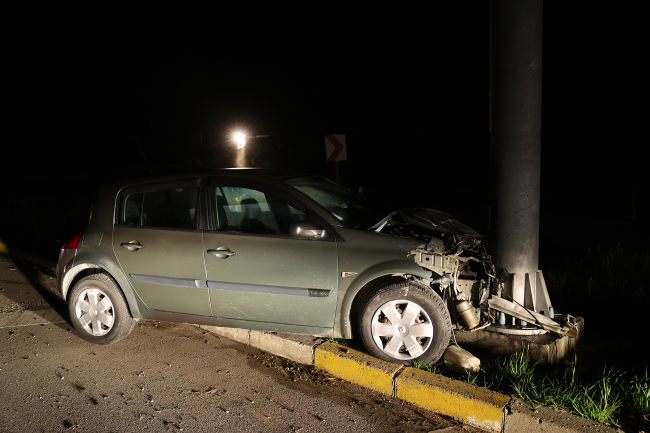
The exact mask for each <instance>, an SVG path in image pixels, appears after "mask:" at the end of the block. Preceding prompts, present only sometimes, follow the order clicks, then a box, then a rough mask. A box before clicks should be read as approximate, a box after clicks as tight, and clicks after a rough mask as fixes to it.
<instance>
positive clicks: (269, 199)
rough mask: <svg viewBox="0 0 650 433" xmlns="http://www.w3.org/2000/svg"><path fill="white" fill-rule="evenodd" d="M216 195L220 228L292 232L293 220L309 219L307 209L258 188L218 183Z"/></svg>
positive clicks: (251, 231) (277, 233)
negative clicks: (300, 208)
mask: <svg viewBox="0 0 650 433" xmlns="http://www.w3.org/2000/svg"><path fill="white" fill-rule="evenodd" d="M214 197H215V210H216V212H215V215H214V216H213V223H214V224H213V225H214V227H215V228H216V229H217V230H222V231H235V232H242V233H255V234H270V235H282V236H288V235H289V224H291V223H292V222H293V221H302V220H306V219H307V215H306V214H305V213H304V212H303V211H300V210H298V209H295V208H294V207H292V206H291V205H289V204H287V203H284V202H283V201H281V200H278V199H277V198H275V197H273V196H271V195H268V194H265V193H263V192H262V191H258V190H255V189H250V188H242V187H235V186H226V185H224V186H216V187H215V188H214Z"/></svg>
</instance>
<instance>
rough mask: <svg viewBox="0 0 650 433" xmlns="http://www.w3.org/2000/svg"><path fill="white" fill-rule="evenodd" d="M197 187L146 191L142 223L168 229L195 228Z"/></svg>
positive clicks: (145, 225) (146, 225)
mask: <svg viewBox="0 0 650 433" xmlns="http://www.w3.org/2000/svg"><path fill="white" fill-rule="evenodd" d="M198 196H199V188H198V187H188V188H176V189H167V190H164V191H153V192H146V193H145V194H144V200H143V205H142V225H143V226H144V227H161V228H170V229H188V230H192V229H196V215H197V213H196V203H197V199H198Z"/></svg>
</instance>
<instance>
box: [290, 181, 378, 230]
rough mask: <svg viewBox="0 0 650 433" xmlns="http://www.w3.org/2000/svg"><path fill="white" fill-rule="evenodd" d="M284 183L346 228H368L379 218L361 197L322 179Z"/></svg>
mask: <svg viewBox="0 0 650 433" xmlns="http://www.w3.org/2000/svg"><path fill="white" fill-rule="evenodd" d="M284 182H285V183H288V184H289V185H291V186H292V187H294V188H296V189H297V190H298V191H300V192H302V193H303V194H305V195H307V196H308V197H309V198H311V199H312V200H314V201H315V202H316V203H318V204H319V205H321V206H322V207H324V208H325V209H326V210H327V211H328V212H330V213H331V214H332V215H334V216H335V217H336V218H337V219H338V220H339V221H341V223H342V224H343V225H344V226H346V227H355V228H357V227H365V226H370V225H372V224H374V223H376V222H377V221H378V220H379V219H380V218H381V216H379V217H378V215H377V212H376V211H375V210H374V209H373V208H372V207H371V206H370V205H369V204H368V203H366V201H365V200H364V199H363V197H362V196H360V195H358V194H355V193H353V192H352V191H350V190H349V189H347V188H344V187H342V186H341V185H338V184H336V183H334V182H332V181H330V180H328V179H325V178H323V177H319V176H299V177H292V178H289V179H284Z"/></svg>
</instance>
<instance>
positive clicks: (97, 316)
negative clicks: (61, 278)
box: [75, 288, 115, 336]
mask: <svg viewBox="0 0 650 433" xmlns="http://www.w3.org/2000/svg"><path fill="white" fill-rule="evenodd" d="M75 316H76V317H77V321H78V322H79V323H80V324H81V326H82V327H83V329H84V330H85V331H86V332H87V333H89V334H91V335H94V336H101V335H105V334H106V333H108V332H109V331H110V330H111V328H112V327H113V323H114V321H115V316H114V315H113V303H112V302H111V300H110V299H109V298H108V296H106V294H105V293H104V292H102V291H101V290H99V289H97V288H89V289H86V290H84V291H83V292H81V294H80V295H79V298H77V302H76V303H75Z"/></svg>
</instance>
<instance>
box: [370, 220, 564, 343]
mask: <svg viewBox="0 0 650 433" xmlns="http://www.w3.org/2000/svg"><path fill="white" fill-rule="evenodd" d="M371 230H374V231H376V232H381V233H389V234H393V235H397V236H404V237H410V238H414V239H421V240H423V241H424V242H425V243H423V244H422V245H420V246H419V247H418V248H416V249H414V250H412V251H410V252H409V257H412V258H413V260H415V262H416V263H417V264H418V265H419V266H421V267H423V268H425V269H427V270H430V271H432V272H433V275H432V277H431V278H430V279H429V280H428V281H422V282H423V283H426V284H428V285H429V286H430V287H431V288H432V289H434V290H436V291H437V292H438V293H439V294H440V295H441V297H442V298H443V300H444V301H445V302H446V305H447V309H448V310H449V313H450V317H451V320H452V325H453V327H454V329H455V330H456V331H470V332H473V331H477V330H482V329H486V328H488V327H491V329H490V331H494V332H501V333H508V334H516V333H520V334H523V335H525V334H526V331H528V332H529V333H533V334H534V333H539V332H553V333H556V334H559V335H569V336H572V337H575V336H576V335H577V327H576V325H575V323H576V322H575V320H576V319H575V318H574V317H573V316H571V315H569V314H562V313H558V312H555V311H554V310H553V307H552V306H551V303H550V299H549V298H548V291H547V290H546V284H545V282H544V280H543V276H542V275H541V271H538V274H539V275H537V276H536V278H537V282H538V283H539V284H537V287H536V290H535V296H536V297H538V298H539V302H537V303H534V304H533V307H532V308H531V305H526V306H525V305H522V302H518V301H516V300H515V299H514V298H513V296H512V275H510V274H509V273H508V272H507V270H505V269H501V270H500V271H499V272H498V273H497V268H496V267H495V264H494V263H493V262H492V258H491V257H490V255H488V254H487V251H486V249H485V247H484V245H483V243H482V241H481V239H480V238H481V235H480V234H479V233H478V232H476V231H474V230H472V229H471V228H469V227H467V226H466V225H464V224H463V223H461V222H460V221H458V220H457V219H456V218H454V217H452V216H451V215H447V214H445V213H443V212H438V211H435V210H432V209H405V210H401V211H397V212H393V213H391V214H390V215H388V216H387V217H386V218H384V219H383V220H382V221H380V222H379V223H378V224H376V225H375V226H373V227H372V228H371ZM533 278H535V277H533ZM536 331H537V332H536Z"/></svg>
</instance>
